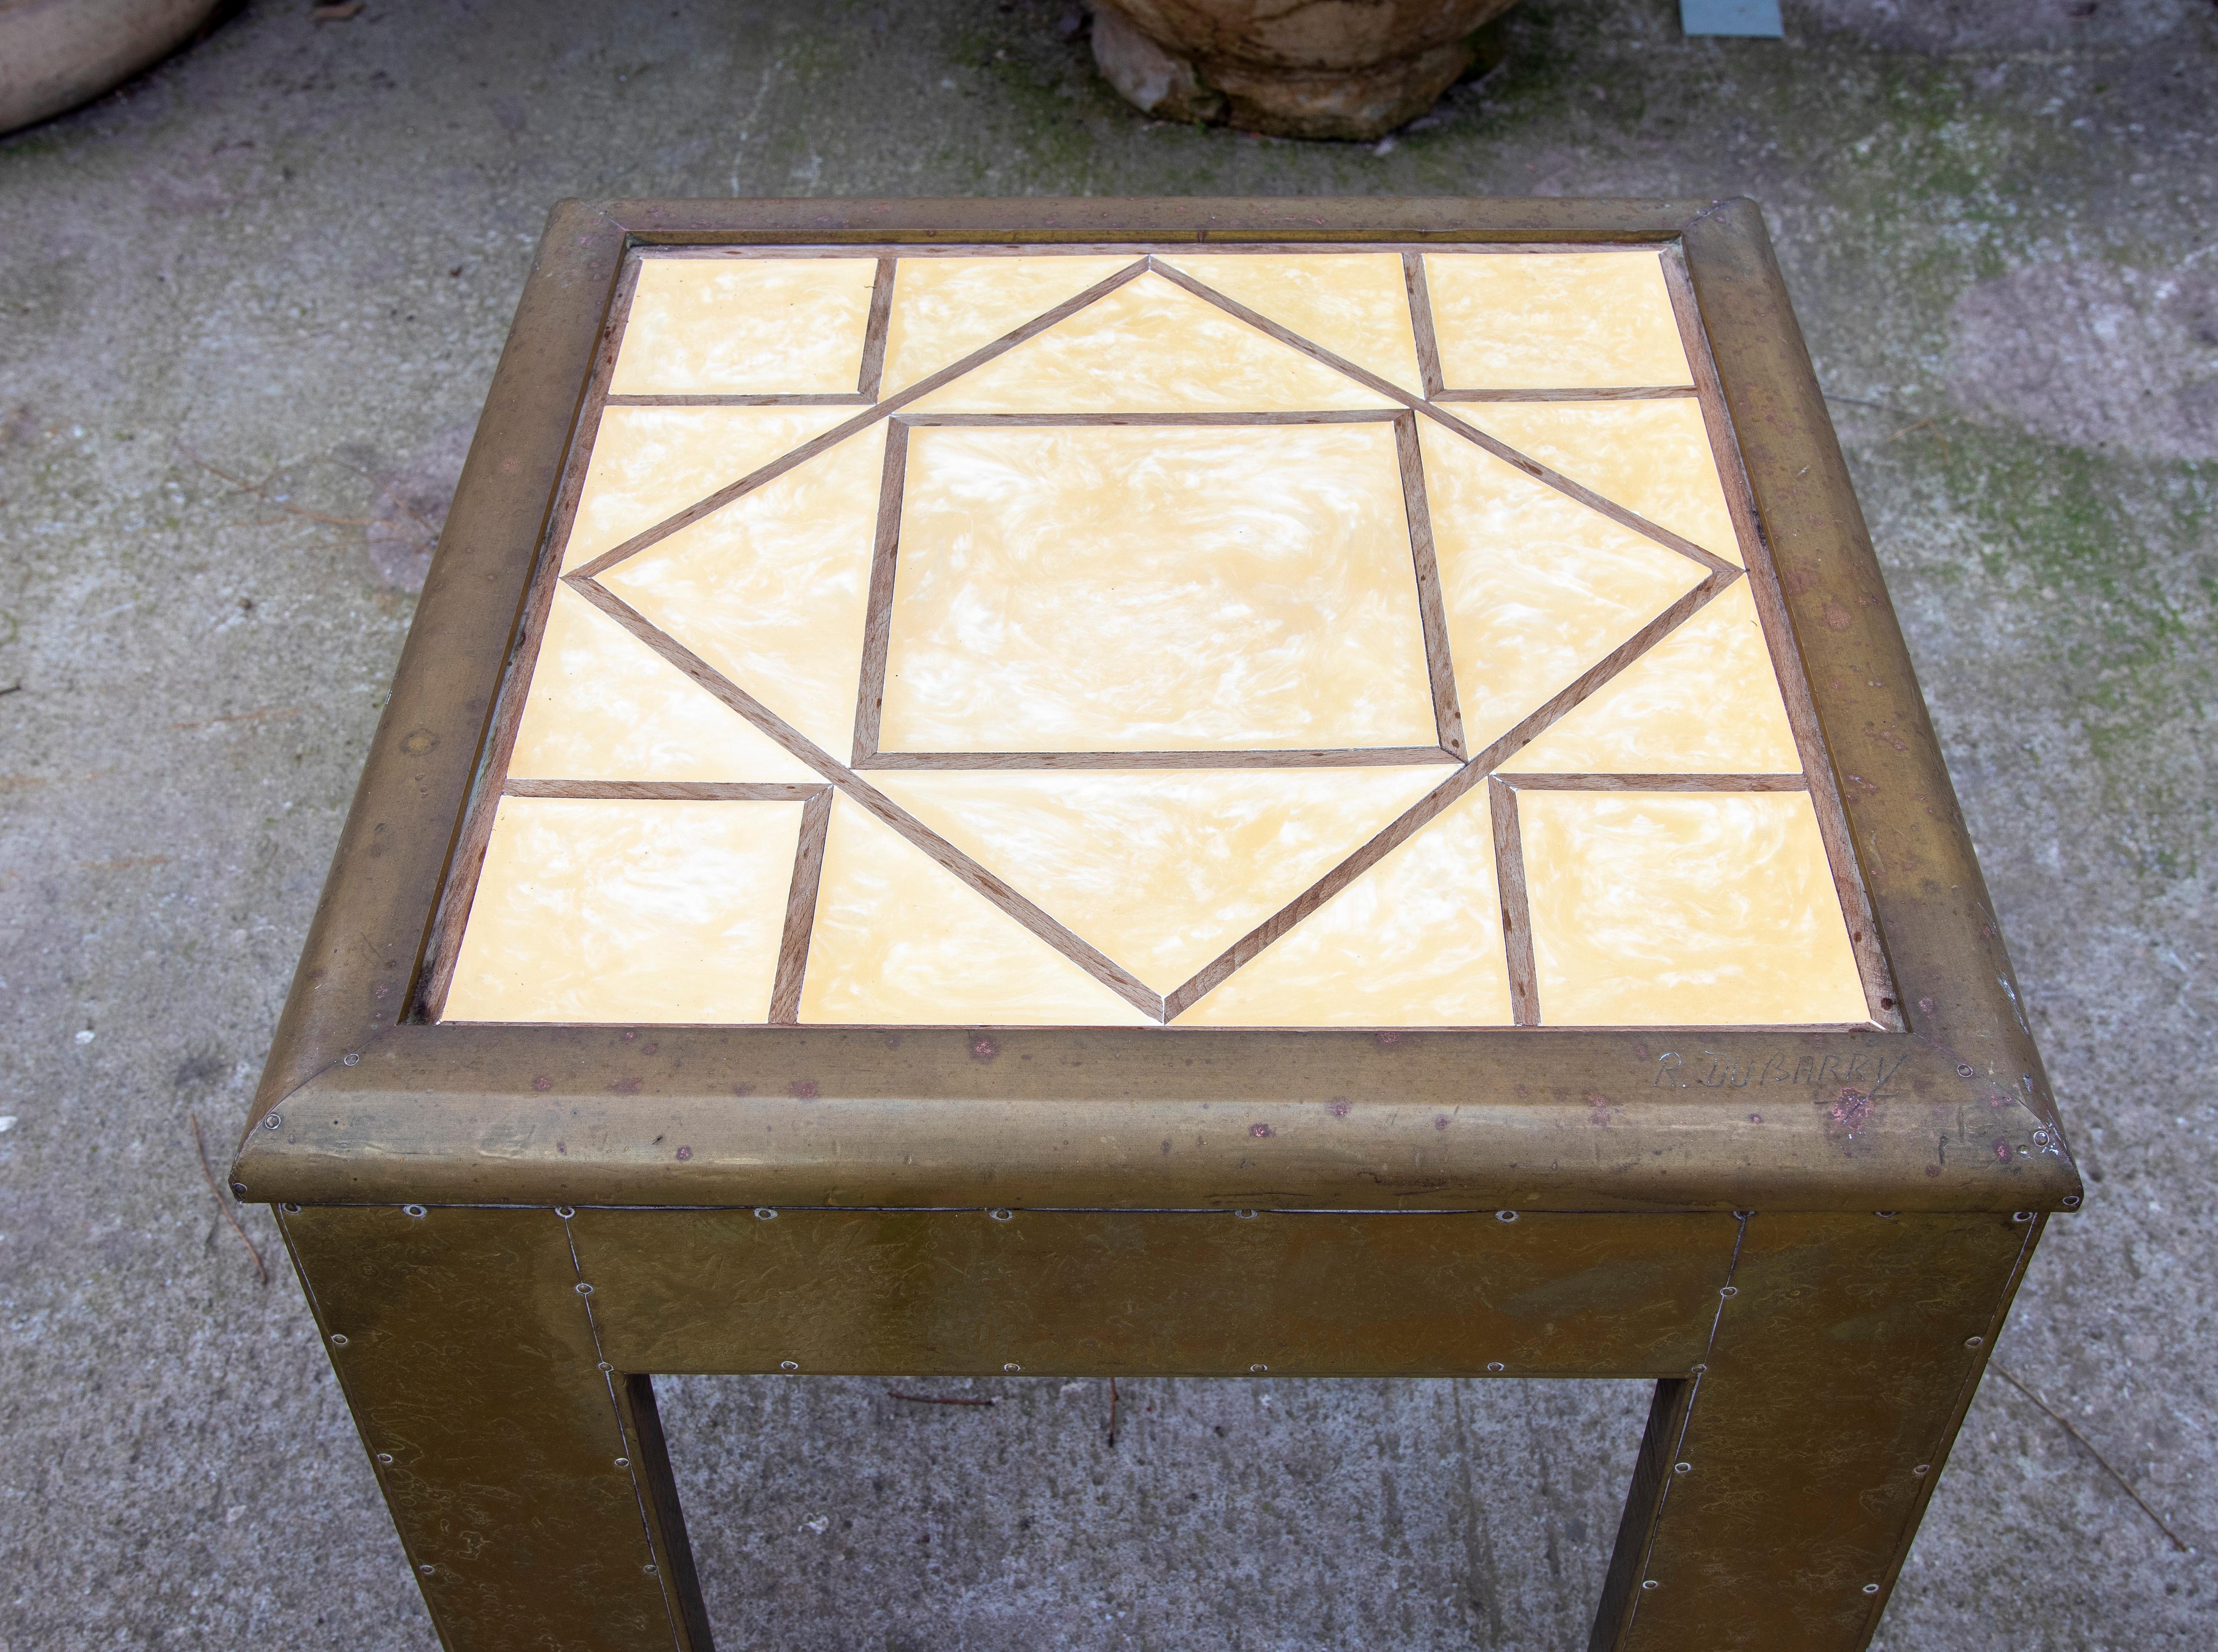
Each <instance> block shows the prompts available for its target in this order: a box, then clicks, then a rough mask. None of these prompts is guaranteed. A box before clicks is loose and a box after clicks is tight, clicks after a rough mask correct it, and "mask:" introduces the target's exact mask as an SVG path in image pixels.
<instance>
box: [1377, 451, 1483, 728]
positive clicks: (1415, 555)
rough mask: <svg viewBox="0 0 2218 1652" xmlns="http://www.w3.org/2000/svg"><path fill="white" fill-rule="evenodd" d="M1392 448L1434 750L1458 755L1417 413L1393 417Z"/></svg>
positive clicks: (1451, 671)
mask: <svg viewBox="0 0 2218 1652" xmlns="http://www.w3.org/2000/svg"><path fill="white" fill-rule="evenodd" d="M1394 454H1395V458H1396V460H1397V461H1398V463H1399V465H1400V467H1401V472H1402V504H1403V510H1404V511H1405V513H1406V514H1407V516H1408V517H1409V560H1410V562H1411V564H1412V566H1413V568H1414V571H1415V572H1416V579H1417V618H1418V622H1420V623H1421V624H1422V626H1423V627H1424V632H1425V670H1426V672H1427V674H1428V676H1429V677H1430V678H1431V679H1432V687H1433V725H1434V728H1435V730H1436V731H1437V732H1438V733H1439V734H1440V750H1442V751H1443V752H1447V754H1448V755H1449V756H1450V757H1453V758H1457V759H1459V760H1460V759H1462V758H1465V757H1467V756H1469V755H1470V753H1469V752H1466V751H1465V749H1464V739H1463V707H1462V705H1461V704H1460V703H1459V702H1458V700H1457V698H1456V680H1455V660H1454V658H1453V654H1452V653H1451V652H1450V650H1449V647H1448V616H1447V607H1446V605H1445V604H1444V603H1443V602H1442V601H1441V598H1440V561H1439V560H1438V558H1437V557H1436V556H1435V555H1434V548H1433V513H1432V508H1431V506H1430V505H1428V504H1427V503H1426V502H1425V460H1424V455H1422V453H1420V452H1419V451H1418V449H1417V416H1416V414H1415V413H1402V414H1399V415H1397V417H1396V418H1395V420H1394Z"/></svg>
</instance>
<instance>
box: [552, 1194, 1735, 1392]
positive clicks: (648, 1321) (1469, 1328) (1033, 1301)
mask: <svg viewBox="0 0 2218 1652" xmlns="http://www.w3.org/2000/svg"><path fill="white" fill-rule="evenodd" d="M568 1228H569V1232H570V1235H571V1238H572V1241H573V1245H574V1247H575V1249H576V1253H577V1258H578V1265H579V1278H580V1279H581V1281H583V1282H585V1283H587V1284H591V1285H592V1287H593V1289H592V1304H593V1311H594V1316H595V1319H596V1321H598V1327H599V1334H600V1339H601V1346H602V1349H603V1352H604V1355H605V1357H606V1358H609V1359H610V1361H611V1362H612V1363H614V1364H616V1367H617V1368H618V1369H620V1370H639V1371H656V1372H688V1371H723V1372H748V1371H780V1370H785V1371H800V1372H808V1373H829V1372H844V1373H855V1374H861V1373H872V1374H919V1373H926V1372H932V1373H944V1374H947V1375H997V1376H998V1375H1006V1374H1012V1373H1015V1372H1021V1373H1023V1374H1025V1375H1030V1376H1080V1375H1119V1374H1124V1373H1128V1372H1130V1373H1157V1374H1165V1375H1170V1374H1176V1375H1193V1376H1247V1375H1254V1374H1258V1373H1260V1372H1262V1371H1265V1370H1267V1371H1268V1372H1269V1373H1270V1374H1272V1375H1273V1376H1311V1377H1325V1376H1335V1377H1359V1376H1360V1377H1379V1376H1418V1375H1426V1376H1456V1375H1487V1374H1492V1375H1509V1374H1515V1375H1518V1376H1525V1377H1542V1376H1556V1377H1631V1376H1655V1375H1663V1374H1670V1373H1677V1372H1683V1371H1685V1370H1688V1367H1689V1366H1691V1365H1693V1364H1695V1363H1696V1362H1698V1361H1700V1360H1701V1358H1702V1352H1703V1350H1704V1348H1705V1347H1706V1346H1707V1344H1708V1340H1709V1338H1710V1334H1711V1331H1712V1327H1713V1323H1714V1321H1715V1320H1716V1317H1717V1310H1718V1305H1719V1290H1721V1289H1722V1288H1725V1286H1726V1285H1727V1284H1728V1281H1729V1279H1730V1277H1731V1271H1732V1261H1733V1256H1734V1253H1735V1251H1736V1248H1737V1243H1738V1238H1739V1234H1740V1231H1741V1223H1740V1222H1738V1220H1736V1219H1735V1218H1734V1217H1732V1216H1729V1215H1718V1214H1683V1215H1680V1214H1674V1215H1651V1216H1618V1215H1601V1216H1583V1215H1571V1216H1567V1215H1558V1214H1552V1213H1544V1214H1528V1215H1525V1216H1521V1217H1519V1218H1517V1219H1515V1220H1503V1219H1502V1218H1501V1217H1498V1216H1496V1215H1495V1214H1494V1213H1492V1212H1483V1213H1478V1214H1422V1215H1418V1214H1410V1215H1405V1214H1401V1213H1381V1214H1375V1215H1374V1214H1365V1215H1347V1214H1310V1213H1282V1212H1273V1211H1262V1212H1257V1213H1254V1214H1247V1213H1234V1212H1221V1213H1217V1212H1162V1213H1157V1212H1133V1211H1031V1210H1023V1211H1014V1212H1000V1213H995V1212H988V1211H914V1210H903V1211H826V1210H790V1209H789V1210H782V1211H779V1212H777V1213H776V1214H775V1215H774V1216H765V1215H758V1214H757V1213H755V1212H753V1211H750V1210H689V1211H642V1210H579V1211H578V1212H577V1213H576V1214H575V1215H574V1216H572V1217H571V1218H570V1219H569V1222H568Z"/></svg>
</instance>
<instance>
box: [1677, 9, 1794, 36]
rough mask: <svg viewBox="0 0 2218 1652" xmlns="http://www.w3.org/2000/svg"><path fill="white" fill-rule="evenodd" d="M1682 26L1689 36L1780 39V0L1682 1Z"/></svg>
mask: <svg viewBox="0 0 2218 1652" xmlns="http://www.w3.org/2000/svg"><path fill="white" fill-rule="evenodd" d="M1679 27H1680V28H1682V29H1684V30H1686V32H1687V33H1688V34H1752V35H1756V36H1759V37H1761V38H1763V39H1764V40H1781V39H1784V38H1785V37H1786V34H1787V27H1786V25H1785V23H1784V22H1781V19H1780V15H1779V0H1679Z"/></svg>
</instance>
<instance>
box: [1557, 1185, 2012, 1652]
mask: <svg viewBox="0 0 2218 1652" xmlns="http://www.w3.org/2000/svg"><path fill="white" fill-rule="evenodd" d="M2040 1230H2041V1222H2040V1220H2039V1219H2038V1218H2037V1217H2034V1216H2026V1217H2023V1218H2022V1219H2021V1218H2014V1217H2013V1216H2010V1215H2009V1214H2007V1213H2001V1214H1996V1215H1979V1216H1947V1215H1941V1216H1936V1215H1922V1214H1905V1215H1900V1216H1887V1215H1871V1216H1837V1215H1836V1216H1807V1215H1787V1214H1781V1215H1775V1216H1774V1215H1762V1214H1759V1215H1756V1216H1751V1217H1750V1219H1749V1221H1748V1224H1747V1228H1746V1231H1745V1234H1744V1239H1743V1241H1742V1246H1741V1250H1740V1253H1739V1255H1738V1258H1737V1259H1736V1263H1735V1266H1734V1270H1733V1275H1732V1283H1731V1284H1730V1285H1729V1286H1728V1287H1727V1288H1726V1294H1725V1296H1722V1297H1721V1298H1720V1301H1719V1315H1718V1322H1717V1328H1716V1331H1715V1332H1714V1333H1713V1339H1712V1342H1711V1346H1710V1350H1709V1352H1708V1353H1707V1356H1706V1358H1705V1359H1704V1360H1703V1362H1702V1363H1701V1364H1698V1365H1697V1366H1695V1368H1694V1370H1693V1371H1691V1372H1689V1373H1688V1375H1687V1376H1685V1377H1672V1378H1669V1379H1666V1380H1665V1381H1663V1382H1662V1383H1658V1384H1657V1394H1656V1401H1655V1405H1654V1407H1653V1408H1652V1410H1651V1414H1650V1418H1649V1426H1648V1432H1647V1435H1646V1438H1645V1439H1644V1441H1643V1442H1642V1446H1641V1452H1640V1458H1639V1466H1638V1467H1637V1469H1636V1470H1635V1473H1634V1476H1633V1493H1632V1495H1631V1497H1630V1499H1629V1500H1628V1501H1627V1503H1626V1513H1625V1521H1624V1524H1623V1525H1622V1527H1621V1528H1620V1531H1619V1533H1618V1543H1617V1551H1616V1554H1615V1555H1614V1557H1613V1558H1612V1560H1611V1562H1610V1570H1609V1576H1608V1582H1607V1584H1606V1585H1605V1587H1604V1589H1603V1593H1602V1610H1601V1612H1600V1613H1599V1614H1598V1616H1597V1618H1596V1621H1595V1631H1594V1637H1593V1640H1592V1642H1591V1643H1590V1644H1591V1649H1592V1652H1681V1649H1685V1652H1696V1649H1700V1652H1715V1649H1721V1648H1728V1647H1745V1648H1761V1649H1765V1652H1777V1649H1781V1648H1785V1647H1793V1648H1795V1649H1797V1652H1855V1649H1860V1648H1862V1647H1863V1646H1864V1645H1866V1644H1867V1643H1868V1641H1869V1640H1870V1638H1871V1635H1872V1631H1873V1630H1874V1628H1875V1627H1876V1626H1877V1624H1878V1621H1879V1615H1880V1610H1881V1609H1882V1608H1883V1607H1884V1606H1886V1604H1887V1592H1888V1590H1889V1589H1890V1588H1892V1587H1893V1583H1894V1579H1895V1576H1896V1574H1897V1573H1898V1572H1899V1569H1900V1568H1901V1566H1902V1562H1903V1560H1904V1558H1905V1556H1907V1554H1908V1553H1909V1550H1910V1542H1911V1538H1912V1536H1913V1535H1914V1534H1915V1533H1916V1531H1917V1529H1918V1519H1919V1517H1920V1516H1921V1515H1922V1514H1923V1513H1924V1510H1925V1504H1926V1501H1927V1500H1928V1499H1929V1498H1930V1496H1931V1495H1932V1491H1933V1482H1935V1480H1936V1478H1938V1476H1939V1474H1940V1470H1941V1467H1942V1462H1943V1460H1944V1459H1945V1458H1946V1457H1947V1455H1948V1446H1949V1443H1950V1442H1951V1441H1952V1440H1953V1439H1955V1432H1956V1428H1957V1426H1958V1425H1959V1423H1961V1420H1962V1419H1963V1415H1964V1412H1965V1409H1966V1408H1967V1406H1968V1405H1969V1404H1970V1403H1971V1397H1972V1391H1973V1389H1974V1388H1975V1387H1976V1386H1977V1384H1978V1382H1979V1373H1980V1370H1981V1369H1982V1368H1983V1367H1984V1365H1985V1364H1986V1358H1987V1354H1988V1352H1989V1351H1990V1350H1991V1349H1992V1347H1993V1346H1994V1339H1995V1333H1997V1331H1998V1330H1999V1329H2000V1328H2001V1326H2002V1321H2003V1315H2004V1312H2005V1311H2006V1310H2007V1309H2008V1308H2009V1305H2010V1296H2011V1295H2012V1293H2013V1292H2014V1291H2015V1290H2016V1289H2017V1282H2018V1279H2019V1278H2020V1277H2021V1276H2022V1275H2023V1271H2024V1267H2025V1263H2026V1260H2027V1259H2028V1258H2029V1257H2030V1255H2031V1254H2032V1251H2033V1246H2034V1241H2035V1239H2036V1238H2037V1237H2038V1236H2039V1234H2040Z"/></svg>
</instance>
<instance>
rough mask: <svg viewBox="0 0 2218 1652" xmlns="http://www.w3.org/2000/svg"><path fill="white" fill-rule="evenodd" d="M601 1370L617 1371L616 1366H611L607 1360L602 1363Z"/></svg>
mask: <svg viewBox="0 0 2218 1652" xmlns="http://www.w3.org/2000/svg"><path fill="white" fill-rule="evenodd" d="M601 1369H602V1370H604V1371H612V1370H615V1369H616V1367H615V1366H614V1365H611V1364H609V1362H608V1361H607V1360H605V1359H604V1360H603V1361H601Z"/></svg>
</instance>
